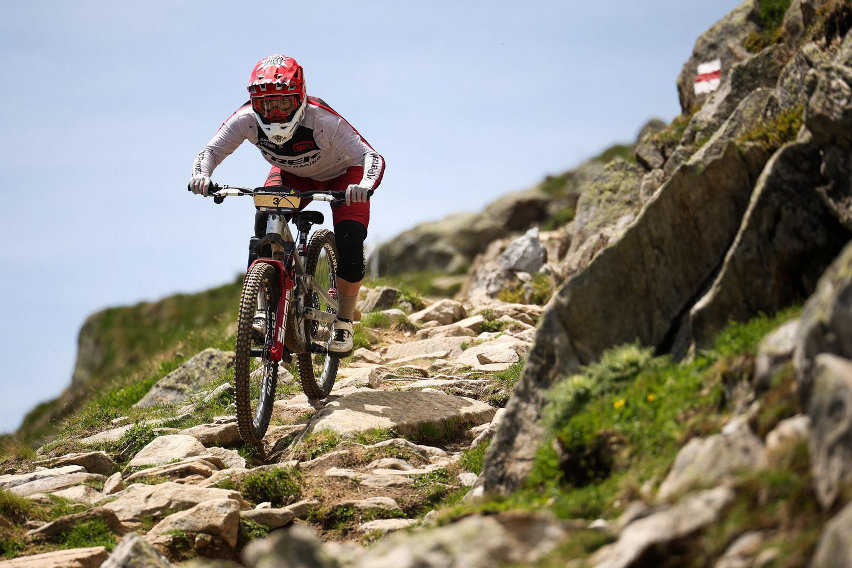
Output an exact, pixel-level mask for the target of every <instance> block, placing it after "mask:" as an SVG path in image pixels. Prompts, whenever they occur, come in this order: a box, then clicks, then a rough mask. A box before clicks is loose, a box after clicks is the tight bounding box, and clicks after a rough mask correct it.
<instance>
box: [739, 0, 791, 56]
mask: <svg viewBox="0 0 852 568" xmlns="http://www.w3.org/2000/svg"><path fill="white" fill-rule="evenodd" d="M790 1H791V0H760V2H758V6H759V7H760V9H759V11H758V17H759V19H760V26H761V30H760V31H756V32H751V33H750V34H749V35H748V37H747V38H746V39H745V40H744V41H743V45H744V47H745V48H746V49H748V50H749V51H750V52H752V53H758V52H759V51H762V50H763V49H765V48H767V47H769V46H770V45H773V44H776V43H778V42H780V41H781V32H782V31H783V27H782V24H783V22H784V14H785V13H786V12H787V8H789V7H790Z"/></svg>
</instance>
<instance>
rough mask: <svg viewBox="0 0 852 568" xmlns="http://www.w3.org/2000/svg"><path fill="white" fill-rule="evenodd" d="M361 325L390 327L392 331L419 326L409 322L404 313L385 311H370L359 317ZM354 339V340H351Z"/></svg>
mask: <svg viewBox="0 0 852 568" xmlns="http://www.w3.org/2000/svg"><path fill="white" fill-rule="evenodd" d="M361 325H363V326H364V327H367V328H371V329H392V330H394V331H411V332H414V331H417V330H418V329H419V328H418V327H417V326H416V325H415V324H413V323H411V321H410V320H409V319H408V316H406V315H404V314H388V313H385V312H370V313H368V314H364V315H363V316H362V317H361ZM353 341H354V340H353Z"/></svg>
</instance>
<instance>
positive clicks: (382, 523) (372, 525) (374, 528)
mask: <svg viewBox="0 0 852 568" xmlns="http://www.w3.org/2000/svg"><path fill="white" fill-rule="evenodd" d="M419 522H420V521H418V520H417V519H376V520H375V521H368V522H366V523H363V524H361V525H360V526H359V527H358V532H362V533H371V532H379V533H382V534H385V533H389V532H394V531H399V530H403V529H407V528H410V527H413V526H415V525H417V524H418V523H419Z"/></svg>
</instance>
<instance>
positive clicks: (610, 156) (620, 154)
mask: <svg viewBox="0 0 852 568" xmlns="http://www.w3.org/2000/svg"><path fill="white" fill-rule="evenodd" d="M633 151H634V147H633V145H632V144H613V145H612V146H610V147H609V148H607V149H606V150H604V151H603V152H601V153H600V154H598V155H597V156H595V157H594V158H592V159H593V160H596V161H598V162H603V163H605V164H607V163H609V162H611V161H613V160H614V159H616V158H621V159H622V160H624V161H625V162H632V163H636V156H635V155H634V153H633Z"/></svg>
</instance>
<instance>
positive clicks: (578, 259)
mask: <svg viewBox="0 0 852 568" xmlns="http://www.w3.org/2000/svg"><path fill="white" fill-rule="evenodd" d="M643 174H644V172H643V171H642V168H640V167H639V166H638V165H636V164H632V163H629V162H626V161H624V160H621V159H616V160H614V161H612V162H610V163H609V164H607V165H606V167H605V168H604V170H603V171H602V172H601V173H600V175H599V176H597V177H596V178H595V179H594V180H593V181H592V182H591V183H590V184H589V185H588V187H587V188H586V191H584V192H583V194H582V195H581V196H580V199H579V200H578V202H577V215H576V217H575V218H574V222H573V226H572V230H573V238H572V240H571V246H570V248H569V249H568V253H567V257H566V259H565V261H564V263H563V264H564V265H565V269H564V271H565V273H566V274H573V273H575V272H577V271H579V270H582V269H583V268H585V266H586V265H588V263H589V262H590V261H591V260H592V258H594V256H595V255H596V254H597V253H598V252H600V251H601V250H603V249H604V248H606V247H607V246H608V245H609V244H610V243H611V242H614V241H615V240H617V239H618V238H619V237H620V236H621V234H623V233H624V231H625V229H626V228H627V227H628V226H629V225H630V224H631V223H632V222H633V221H634V220H635V219H636V217H637V216H638V215H639V212H640V211H641V209H642V205H643V203H644V200H643V198H642V194H641V191H640V188H641V184H642V177H643Z"/></svg>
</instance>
